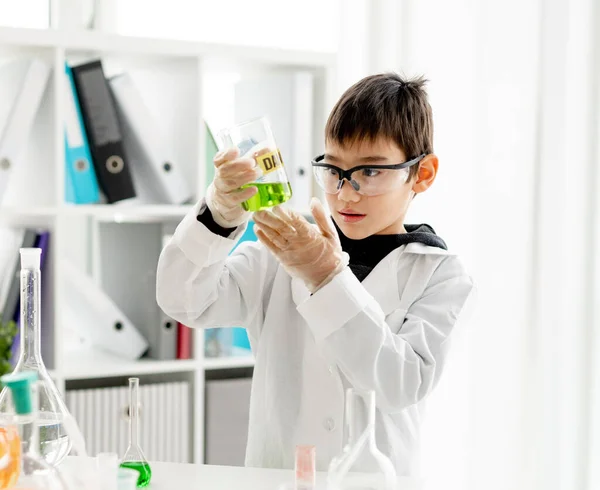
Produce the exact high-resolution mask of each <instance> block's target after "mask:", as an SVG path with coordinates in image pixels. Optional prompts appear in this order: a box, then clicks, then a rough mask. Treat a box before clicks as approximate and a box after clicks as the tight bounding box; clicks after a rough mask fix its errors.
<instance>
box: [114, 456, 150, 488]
mask: <svg viewBox="0 0 600 490" xmlns="http://www.w3.org/2000/svg"><path fill="white" fill-rule="evenodd" d="M121 468H131V469H132V470H135V471H137V472H138V473H139V474H140V476H139V477H138V481H137V486H138V488H143V487H147V486H148V484H149V483H150V479H151V478H152V470H151V469H150V465H149V464H148V463H146V462H145V461H126V462H125V463H121Z"/></svg>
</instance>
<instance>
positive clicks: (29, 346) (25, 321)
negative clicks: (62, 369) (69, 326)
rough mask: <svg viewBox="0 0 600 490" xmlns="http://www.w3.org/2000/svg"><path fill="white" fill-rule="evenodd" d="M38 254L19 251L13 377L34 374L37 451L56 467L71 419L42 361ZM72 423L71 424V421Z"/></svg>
mask: <svg viewBox="0 0 600 490" xmlns="http://www.w3.org/2000/svg"><path fill="white" fill-rule="evenodd" d="M41 252H42V250H41V249H40V248H22V249H20V253H21V276H20V281H21V336H20V338H21V345H20V348H19V359H18V361H17V364H16V366H15V369H14V370H13V374H17V373H22V372H26V371H33V372H35V373H36V374H37V379H38V382H37V387H38V388H37V389H38V397H39V402H38V409H39V411H38V415H37V416H38V419H39V420H38V421H37V424H38V427H39V437H38V441H39V445H40V447H39V451H40V454H41V455H42V457H43V458H44V459H45V460H46V461H47V462H48V463H50V464H51V465H53V466H56V465H58V464H59V463H60V462H61V461H62V460H63V459H64V458H65V456H67V454H69V451H70V450H71V438H70V437H69V436H68V435H67V431H66V430H65V427H64V423H65V420H66V419H72V417H71V414H70V413H69V410H68V409H67V406H66V405H65V403H64V401H63V399H62V397H61V395H60V393H59V391H58V389H57V388H56V385H55V384H54V382H53V381H52V379H51V378H50V375H49V374H48V370H47V369H46V366H45V365H44V361H43V360H42V352H41V344H42V341H41V325H40V308H41V271H40V258H41ZM7 393H8V390H7V388H6V387H4V388H3V390H2V392H1V393H0V414H5V413H10V410H9V408H8V407H7V405H6V399H7ZM69 421H71V420H69ZM72 421H73V422H74V419H73V420H72ZM71 425H72V424H71ZM75 426H76V424H75Z"/></svg>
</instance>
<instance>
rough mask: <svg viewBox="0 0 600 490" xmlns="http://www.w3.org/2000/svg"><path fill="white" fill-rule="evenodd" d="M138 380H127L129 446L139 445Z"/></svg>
mask: <svg viewBox="0 0 600 490" xmlns="http://www.w3.org/2000/svg"><path fill="white" fill-rule="evenodd" d="M138 391H139V381H138V379H137V378H135V379H130V380H129V446H130V447H139V416H140V414H139V408H138V407H139V401H138V397H139V394H138Z"/></svg>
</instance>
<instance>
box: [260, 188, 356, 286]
mask: <svg viewBox="0 0 600 490" xmlns="http://www.w3.org/2000/svg"><path fill="white" fill-rule="evenodd" d="M310 207H311V212H312V215H313V216H314V218H315V222H316V224H317V226H314V225H311V224H310V223H309V222H308V221H306V219H304V217H302V216H300V215H299V214H297V213H295V212H293V211H290V210H286V209H284V208H282V207H280V206H276V207H274V208H272V212H270V211H259V212H257V213H254V222H255V227H254V230H255V231H256V236H257V237H258V239H259V240H260V241H261V243H263V244H264V245H265V246H266V247H267V248H268V249H269V250H270V251H271V253H273V255H274V256H275V257H276V258H277V259H278V260H279V262H280V263H281V265H282V266H283V268H284V269H285V270H286V271H287V272H288V274H290V276H293V277H298V278H300V279H302V280H303V281H304V284H306V287H307V288H308V289H309V291H310V292H311V293H314V292H315V291H317V290H318V289H320V288H321V287H323V286H324V285H325V284H327V283H328V282H329V281H331V279H333V277H335V275H336V274H338V273H339V272H340V271H341V270H342V269H344V267H346V266H347V265H348V259H349V257H348V254H347V253H345V252H343V251H342V246H341V245H340V240H339V237H338V235H337V232H336V230H335V228H334V226H333V223H332V222H331V220H330V219H329V217H328V216H327V214H326V213H325V209H324V208H323V205H322V204H321V202H320V201H319V200H318V199H316V198H313V200H312V201H311V206H310Z"/></svg>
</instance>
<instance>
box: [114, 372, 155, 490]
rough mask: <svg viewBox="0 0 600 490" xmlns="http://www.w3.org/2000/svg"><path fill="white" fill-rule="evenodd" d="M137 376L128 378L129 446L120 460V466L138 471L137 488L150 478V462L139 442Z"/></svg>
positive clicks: (138, 382)
mask: <svg viewBox="0 0 600 490" xmlns="http://www.w3.org/2000/svg"><path fill="white" fill-rule="evenodd" d="M139 386H140V380H139V378H129V446H128V447H127V451H125V456H123V459H122V460H121V468H131V469H133V470H136V471H137V472H138V473H139V477H138V481H137V486H138V488H142V487H146V486H148V484H149V483H150V479H151V478H152V470H151V469H150V464H149V463H148V461H147V460H146V457H145V456H144V452H143V451H142V448H141V447H140V444H139V430H140V424H139V417H140V410H139Z"/></svg>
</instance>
